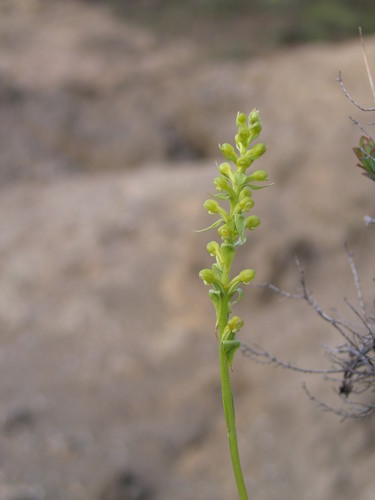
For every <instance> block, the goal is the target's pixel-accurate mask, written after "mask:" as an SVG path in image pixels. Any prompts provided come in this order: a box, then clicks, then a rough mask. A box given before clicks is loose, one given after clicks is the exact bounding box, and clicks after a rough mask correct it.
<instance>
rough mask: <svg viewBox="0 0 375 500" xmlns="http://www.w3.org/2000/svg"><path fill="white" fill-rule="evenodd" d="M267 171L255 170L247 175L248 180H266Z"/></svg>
mask: <svg viewBox="0 0 375 500" xmlns="http://www.w3.org/2000/svg"><path fill="white" fill-rule="evenodd" d="M267 177H268V175H267V172H266V171H265V170H255V172H253V173H252V174H251V175H249V177H248V180H249V181H266V180H267Z"/></svg>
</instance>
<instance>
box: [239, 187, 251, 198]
mask: <svg viewBox="0 0 375 500" xmlns="http://www.w3.org/2000/svg"><path fill="white" fill-rule="evenodd" d="M242 198H251V189H250V188H249V187H248V186H245V187H243V188H242V189H241V192H240V200H241V199H242Z"/></svg>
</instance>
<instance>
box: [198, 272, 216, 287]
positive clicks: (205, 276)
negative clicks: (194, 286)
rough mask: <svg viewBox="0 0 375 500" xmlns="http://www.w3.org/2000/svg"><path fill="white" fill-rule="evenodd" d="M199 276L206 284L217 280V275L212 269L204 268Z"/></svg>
mask: <svg viewBox="0 0 375 500" xmlns="http://www.w3.org/2000/svg"><path fill="white" fill-rule="evenodd" d="M199 277H200V279H201V280H203V281H204V284H205V285H210V284H211V283H214V282H215V275H214V273H213V271H212V270H211V269H202V271H201V272H200V273H199Z"/></svg>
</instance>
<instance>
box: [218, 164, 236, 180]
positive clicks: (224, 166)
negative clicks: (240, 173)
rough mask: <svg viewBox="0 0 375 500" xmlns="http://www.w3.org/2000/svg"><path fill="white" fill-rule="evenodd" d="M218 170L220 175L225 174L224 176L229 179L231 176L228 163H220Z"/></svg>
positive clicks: (230, 168)
mask: <svg viewBox="0 0 375 500" xmlns="http://www.w3.org/2000/svg"><path fill="white" fill-rule="evenodd" d="M219 171H220V173H221V174H222V175H225V177H229V179H232V178H233V170H232V167H231V166H230V165H229V163H220V165H219Z"/></svg>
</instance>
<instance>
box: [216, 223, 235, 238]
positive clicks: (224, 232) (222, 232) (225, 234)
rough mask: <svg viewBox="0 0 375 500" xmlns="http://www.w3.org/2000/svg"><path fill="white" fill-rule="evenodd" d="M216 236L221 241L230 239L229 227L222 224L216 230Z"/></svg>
mask: <svg viewBox="0 0 375 500" xmlns="http://www.w3.org/2000/svg"><path fill="white" fill-rule="evenodd" d="M217 234H218V235H219V236H220V238H222V239H223V240H228V239H229V238H231V236H232V233H231V231H230V230H229V227H228V225H227V224H223V225H222V226H221V227H219V229H218V230H217Z"/></svg>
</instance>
